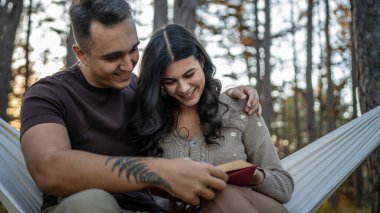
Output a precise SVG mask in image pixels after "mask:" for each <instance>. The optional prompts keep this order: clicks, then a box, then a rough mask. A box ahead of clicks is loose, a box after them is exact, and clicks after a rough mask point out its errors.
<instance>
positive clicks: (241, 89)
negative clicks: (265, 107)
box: [224, 86, 262, 116]
mask: <svg viewBox="0 0 380 213" xmlns="http://www.w3.org/2000/svg"><path fill="white" fill-rule="evenodd" d="M224 93H225V94H227V95H228V96H230V97H231V98H237V99H242V100H243V99H248V101H247V106H246V107H245V111H246V112H247V113H248V114H249V115H252V113H254V112H257V115H258V116H260V115H261V112H262V108H261V105H260V103H259V99H260V98H259V95H258V94H257V90H256V89H255V88H253V87H252V86H238V87H233V88H230V89H227V90H226V91H225V92H224Z"/></svg>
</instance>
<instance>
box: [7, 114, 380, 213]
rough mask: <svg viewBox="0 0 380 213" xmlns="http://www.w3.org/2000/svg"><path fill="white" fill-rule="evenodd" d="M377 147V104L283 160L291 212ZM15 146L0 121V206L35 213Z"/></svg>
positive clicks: (330, 187) (320, 197) (328, 190)
mask: <svg viewBox="0 0 380 213" xmlns="http://www.w3.org/2000/svg"><path fill="white" fill-rule="evenodd" d="M379 144H380V106H378V107H377V108H375V109H373V110H371V111H369V112H367V113H365V114H363V115H362V116H361V117H359V118H357V119H355V120H353V121H351V122H349V123H347V124H345V125H344V126H342V127H340V128H338V129H336V130H335V131H333V132H331V133H329V134H327V135H326V136H324V137H322V138H320V139H319V140H317V141H315V142H313V143H311V144H309V145H308V146H306V147H304V148H303V149H301V150H298V151H297V152H295V153H293V154H292V155H290V156H288V157H286V158H284V159H282V161H281V162H282V164H283V166H284V168H285V169H286V170H287V171H289V172H290V173H291V175H292V176H293V179H294V181H295V190H294V193H293V196H292V199H291V201H290V202H289V203H287V204H285V207H286V208H287V209H288V210H289V212H291V213H306V212H315V211H317V210H318V208H319V207H320V206H321V205H322V203H323V201H324V200H326V199H327V198H328V197H329V196H330V195H331V194H332V193H333V192H334V191H335V190H336V189H337V188H338V187H339V186H340V185H341V184H342V183H343V182H344V180H345V179H346V178H347V177H348V176H349V175H350V174H351V173H352V172H353V171H354V170H355V169H356V168H357V167H358V166H359V165H360V164H361V163H362V162H363V161H364V160H365V159H366V158H367V156H368V155H369V154H370V153H371V152H372V151H373V150H374V149H375V148H376V147H377V146H378V145H379ZM41 199H42V196H41V193H40V192H39V191H38V189H37V187H36V185H35V184H34V182H33V180H32V178H31V177H30V175H29V173H28V171H27V169H26V166H25V162H24V158H23V156H22V153H21V150H20V145H19V133H18V131H16V130H15V129H13V128H12V127H10V126H9V124H7V123H6V122H4V121H3V120H1V119H0V202H1V203H2V204H3V205H4V206H5V208H6V209H7V210H8V211H9V212H39V211H40V206H41V202H42V200H41Z"/></svg>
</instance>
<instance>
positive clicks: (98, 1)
mask: <svg viewBox="0 0 380 213" xmlns="http://www.w3.org/2000/svg"><path fill="white" fill-rule="evenodd" d="M131 14H132V10H131V6H130V5H129V4H128V2H126V1H125V0H74V1H73V2H72V6H71V7H70V19H71V26H72V29H73V32H74V38H75V40H76V42H77V43H78V45H79V46H80V47H81V49H82V50H83V51H85V52H88V51H89V50H90V47H91V38H90V26H91V23H92V21H96V22H99V23H101V24H103V25H106V26H109V25H113V24H117V23H120V22H122V21H124V20H125V19H129V18H132V15H131Z"/></svg>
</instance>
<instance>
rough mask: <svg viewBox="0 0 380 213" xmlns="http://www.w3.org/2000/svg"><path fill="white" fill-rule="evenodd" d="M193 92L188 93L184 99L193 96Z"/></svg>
mask: <svg viewBox="0 0 380 213" xmlns="http://www.w3.org/2000/svg"><path fill="white" fill-rule="evenodd" d="M193 92H194V90H193V91H191V92H189V93H188V94H186V95H185V98H190V97H191V96H192V95H193Z"/></svg>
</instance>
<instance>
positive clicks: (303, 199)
mask: <svg viewBox="0 0 380 213" xmlns="http://www.w3.org/2000/svg"><path fill="white" fill-rule="evenodd" d="M379 144H380V106H378V107H377V108H375V109H372V110H371V111H369V112H367V113H365V114H363V115H362V116H361V117H359V118H357V119H355V120H353V121H351V122H349V123H347V124H345V125H344V126H342V127H340V128H338V129H336V130H335V131H333V132H331V133H329V134H327V135H325V136H324V137H322V138H320V139H319V140H317V141H315V142H313V143H311V144H309V145H308V146H306V147H304V148H303V149H301V150H298V151H297V152H295V153H294V154H292V155H290V156H288V157H286V158H284V159H283V160H282V161H281V162H282V164H283V166H284V168H285V170H287V171H288V172H289V173H290V174H291V175H292V177H293V179H294V181H295V189H294V193H293V196H292V199H291V201H290V202H289V203H287V204H285V207H286V208H287V209H288V210H289V212H294V213H304V212H315V211H317V210H318V208H319V207H320V206H321V205H322V203H323V201H324V200H326V199H327V198H328V197H329V196H330V195H331V194H332V193H333V192H334V191H335V190H336V189H337V188H338V187H339V186H340V185H341V184H342V183H343V182H344V180H345V179H346V178H347V177H348V176H349V175H350V174H351V173H352V172H353V171H354V170H355V169H356V168H357V167H358V166H359V165H360V164H361V163H362V162H363V161H364V160H365V159H366V158H367V156H368V155H369V154H370V153H371V152H372V151H373V150H374V149H375V148H376V147H377V146H379Z"/></svg>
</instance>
